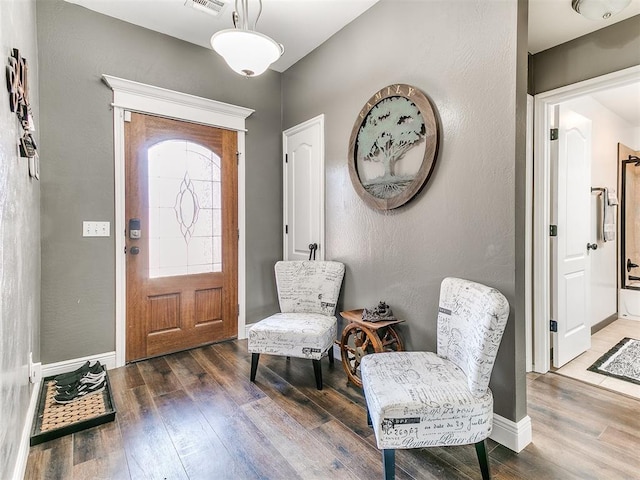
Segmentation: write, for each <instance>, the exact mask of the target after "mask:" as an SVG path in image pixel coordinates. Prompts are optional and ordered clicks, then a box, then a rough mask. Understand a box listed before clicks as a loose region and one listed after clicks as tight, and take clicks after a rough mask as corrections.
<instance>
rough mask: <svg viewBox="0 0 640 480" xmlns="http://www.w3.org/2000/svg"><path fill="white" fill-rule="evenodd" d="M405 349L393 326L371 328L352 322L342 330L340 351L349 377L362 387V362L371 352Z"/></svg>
mask: <svg viewBox="0 0 640 480" xmlns="http://www.w3.org/2000/svg"><path fill="white" fill-rule="evenodd" d="M402 350H404V346H403V345H402V340H401V339H400V336H399V335H398V333H397V332H396V331H395V330H394V329H393V327H391V326H384V327H380V328H374V329H370V328H367V327H365V326H363V325H361V324H359V323H350V324H349V325H347V326H346V327H345V329H344V330H343V331H342V339H341V340H340V353H341V355H342V366H343V368H344V371H345V372H346V374H347V379H348V380H349V381H351V382H352V383H353V384H354V385H357V386H358V387H362V379H361V378H360V362H361V360H362V357H364V356H365V355H367V354H369V353H380V352H390V351H394V352H400V351H402Z"/></svg>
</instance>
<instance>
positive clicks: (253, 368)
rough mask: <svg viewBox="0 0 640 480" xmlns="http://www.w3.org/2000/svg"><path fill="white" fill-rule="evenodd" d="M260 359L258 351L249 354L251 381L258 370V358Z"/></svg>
mask: <svg viewBox="0 0 640 480" xmlns="http://www.w3.org/2000/svg"><path fill="white" fill-rule="evenodd" d="M259 359H260V354H259V353H252V354H251V381H252V382H255V381H256V372H257V371H258V360H259Z"/></svg>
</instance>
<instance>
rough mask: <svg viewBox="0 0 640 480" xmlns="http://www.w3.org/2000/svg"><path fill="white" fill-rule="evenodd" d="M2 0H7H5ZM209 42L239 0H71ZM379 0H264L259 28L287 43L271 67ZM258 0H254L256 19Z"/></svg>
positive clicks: (280, 66) (283, 65)
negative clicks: (207, 6)
mask: <svg viewBox="0 0 640 480" xmlns="http://www.w3.org/2000/svg"><path fill="white" fill-rule="evenodd" d="M0 1H2V0H0ZM66 1H68V2H70V3H75V4H78V5H82V6H83V7H86V8H89V9H91V10H94V11H96V12H99V13H103V14H105V15H109V16H111V17H115V18H119V19H120V20H124V21H126V22H129V23H133V24H135V25H139V26H141V27H145V28H148V29H150V30H155V31H156V32H160V33H164V34H166V35H170V36H172V37H176V38H179V39H181V40H185V41H187V42H190V43H194V44H196V45H200V46H202V47H205V48H211V44H210V43H209V39H210V38H211V35H213V34H214V33H215V32H217V31H218V30H223V29H225V28H233V24H232V22H231V12H233V10H234V5H235V3H234V1H233V0H226V1H227V2H228V3H229V5H227V6H226V7H225V10H224V11H223V12H222V14H221V15H220V16H218V17H214V16H212V15H209V14H208V13H204V12H201V11H199V10H195V9H193V8H191V7H186V6H185V0H66ZM377 1H378V0H263V11H262V15H261V16H260V20H259V21H258V25H257V28H256V30H258V31H259V32H260V33H264V34H266V35H269V36H270V37H271V38H273V39H274V40H275V41H276V42H278V43H281V44H283V45H284V47H285V53H284V55H283V56H282V57H281V58H280V60H278V61H277V62H276V63H274V64H273V65H272V67H271V68H273V70H276V71H278V72H283V71H285V70H286V69H287V68H289V67H290V66H291V65H293V64H294V63H296V62H297V61H298V60H300V59H301V58H302V57H304V56H305V55H307V54H308V53H309V52H311V51H312V50H313V49H315V48H316V47H317V46H318V45H320V44H321V43H323V42H324V41H325V40H327V39H328V38H329V37H331V36H332V35H333V34H334V33H336V32H337V31H339V30H340V29H341V28H342V27H344V26H345V25H346V24H348V23H350V22H351V21H352V20H354V19H355V18H356V17H358V16H359V15H361V14H362V13H363V12H364V11H365V10H367V9H368V8H370V7H371V6H372V5H373V4H374V3H376V2H377ZM257 7H258V2H257V0H249V18H250V19H251V22H253V20H254V19H255V16H256V14H257V13H258V8H257Z"/></svg>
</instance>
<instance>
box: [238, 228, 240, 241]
mask: <svg viewBox="0 0 640 480" xmlns="http://www.w3.org/2000/svg"><path fill="white" fill-rule="evenodd" d="M238 241H240V229H238Z"/></svg>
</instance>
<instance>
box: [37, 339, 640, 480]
mask: <svg viewBox="0 0 640 480" xmlns="http://www.w3.org/2000/svg"><path fill="white" fill-rule="evenodd" d="M249 368H250V355H249V354H248V352H247V350H246V341H236V342H229V343H222V344H217V345H212V346H209V347H204V348H199V349H196V350H192V351H188V352H182V353H177V354H174V355H169V356H166V357H161V358H156V359H152V360H147V361H143V362H139V363H136V364H131V365H127V366H125V367H122V368H118V369H115V370H111V371H110V372H109V377H110V380H111V385H112V389H113V395H114V399H115V402H116V407H117V410H118V412H117V415H116V421H115V422H111V423H108V424H105V425H102V426H99V427H95V428H92V429H89V430H85V431H83V432H79V433H76V434H74V435H71V436H66V437H63V438H60V439H57V440H53V441H50V442H46V443H43V444H41V445H38V446H35V447H32V448H31V451H30V453H29V460H28V464H27V471H26V475H25V478H26V479H28V480H36V479H82V480H85V479H91V480H94V479H147V478H148V479H170V480H174V479H234V480H235V479H239V480H244V479H274V480H293V479H298V478H300V479H323V480H324V479H337V480H341V479H362V480H370V479H376V480H377V479H380V478H382V462H381V455H380V452H379V450H378V449H377V448H376V446H375V438H374V436H373V433H372V431H371V429H370V428H369V427H367V423H366V418H365V409H364V399H363V397H362V393H361V391H360V389H358V388H355V387H353V386H347V384H346V375H345V373H344V371H343V370H342V365H341V364H340V362H339V359H336V362H335V365H334V366H333V367H329V364H328V362H327V361H326V360H323V374H324V380H325V382H324V383H325V387H324V390H322V391H318V390H316V388H315V382H314V377H313V369H312V365H311V362H310V361H308V360H307V361H305V360H301V359H295V358H293V359H291V360H289V361H287V360H286V359H285V358H283V357H269V356H267V355H263V356H262V358H261V359H260V367H259V368H258V375H257V378H256V383H255V384H252V383H250V382H249ZM527 381H528V398H529V415H530V416H531V418H532V421H533V443H532V444H531V445H529V446H528V447H527V448H526V449H525V450H523V451H522V452H521V453H520V454H515V453H513V452H511V451H510V450H508V449H507V448H505V447H503V446H501V445H499V444H497V443H495V442H493V441H488V447H489V457H490V462H491V468H492V473H493V478H494V479H526V480H546V479H558V480H569V479H580V480H584V479H616V480H617V479H640V401H638V400H634V399H631V398H628V397H624V396H621V395H618V394H615V393H612V392H609V391H606V390H602V389H599V388H597V387H592V386H589V385H586V384H583V383H580V382H578V381H576V380H572V379H569V378H565V377H561V376H559V375H555V374H547V375H535V374H534V375H530V376H529V377H528V379H527ZM396 462H397V470H396V472H397V473H396V476H397V478H398V479H399V480H401V479H479V478H480V471H479V468H478V464H477V460H476V455H475V450H474V448H473V446H462V447H448V448H431V449H421V450H404V451H398V453H397V459H396Z"/></svg>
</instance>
